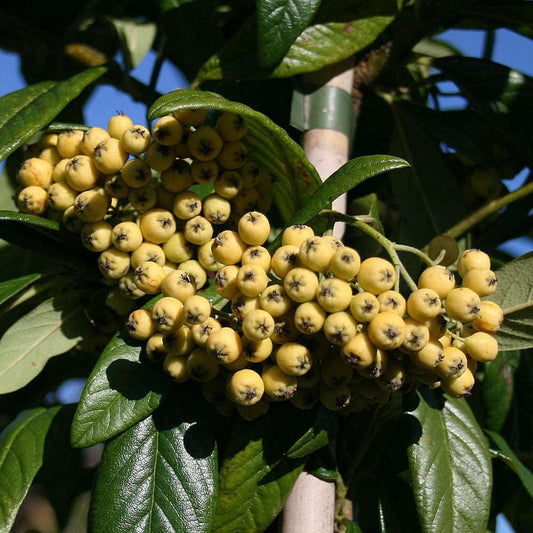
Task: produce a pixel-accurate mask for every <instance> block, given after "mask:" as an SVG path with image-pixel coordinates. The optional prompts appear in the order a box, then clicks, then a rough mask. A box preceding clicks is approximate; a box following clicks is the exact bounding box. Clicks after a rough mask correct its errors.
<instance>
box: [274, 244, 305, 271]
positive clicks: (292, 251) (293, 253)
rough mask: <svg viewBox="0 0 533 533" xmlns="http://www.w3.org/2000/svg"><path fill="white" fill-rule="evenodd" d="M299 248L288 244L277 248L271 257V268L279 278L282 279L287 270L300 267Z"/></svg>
mask: <svg viewBox="0 0 533 533" xmlns="http://www.w3.org/2000/svg"><path fill="white" fill-rule="evenodd" d="M299 251H300V248H299V247H298V246H293V245H291V244H288V245H286V246H281V247H280V248H278V249H277V250H276V251H275V252H274V255H273V256H272V261H271V266H272V270H273V271H274V273H275V274H276V276H278V277H279V278H281V279H283V278H284V277H285V276H286V275H287V273H288V272H289V270H292V269H293V268H295V267H297V266H300V260H299V257H298V254H299Z"/></svg>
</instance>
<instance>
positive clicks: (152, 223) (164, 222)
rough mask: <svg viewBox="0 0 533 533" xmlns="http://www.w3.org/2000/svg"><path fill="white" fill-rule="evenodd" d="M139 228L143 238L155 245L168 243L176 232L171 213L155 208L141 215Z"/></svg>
mask: <svg viewBox="0 0 533 533" xmlns="http://www.w3.org/2000/svg"><path fill="white" fill-rule="evenodd" d="M139 226H140V228H141V232H142V234H143V237H144V238H145V239H146V240H147V241H149V242H152V243H155V244H161V243H163V242H166V241H168V240H169V239H170V237H172V235H174V233H175V231H176V221H175V220H174V216H173V215H172V213H170V212H169V211H167V210H166V209H160V208H157V207H156V208H154V209H149V210H148V211H145V212H144V213H143V214H142V215H141V218H140V222H139Z"/></svg>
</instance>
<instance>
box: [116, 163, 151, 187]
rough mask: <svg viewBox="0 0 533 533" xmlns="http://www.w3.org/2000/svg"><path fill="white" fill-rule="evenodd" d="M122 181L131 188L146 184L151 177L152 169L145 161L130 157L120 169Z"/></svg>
mask: <svg viewBox="0 0 533 533" xmlns="http://www.w3.org/2000/svg"><path fill="white" fill-rule="evenodd" d="M120 176H121V178H122V181H124V183H125V184H126V185H127V186H128V187H131V188H132V189H139V188H140V187H144V186H145V185H147V184H148V183H149V182H150V180H151V179H152V171H151V170H150V167H149V166H148V165H147V164H146V162H145V161H143V160H142V159H139V158H135V159H130V160H129V161H128V162H127V163H126V164H125V165H124V166H123V167H122V170H121V171H120Z"/></svg>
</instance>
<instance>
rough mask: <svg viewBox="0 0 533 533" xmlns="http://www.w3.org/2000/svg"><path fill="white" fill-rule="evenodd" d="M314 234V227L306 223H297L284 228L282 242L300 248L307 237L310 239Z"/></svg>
mask: <svg viewBox="0 0 533 533" xmlns="http://www.w3.org/2000/svg"><path fill="white" fill-rule="evenodd" d="M314 236H315V232H314V231H313V228H311V227H309V226H306V225H305V224H295V225H293V226H289V227H287V228H285V229H284V230H283V235H282V238H281V243H282V244H283V246H287V245H291V246H296V247H297V248H298V249H299V248H300V246H301V244H302V243H303V242H304V241H305V240H306V239H310V238H312V237H314Z"/></svg>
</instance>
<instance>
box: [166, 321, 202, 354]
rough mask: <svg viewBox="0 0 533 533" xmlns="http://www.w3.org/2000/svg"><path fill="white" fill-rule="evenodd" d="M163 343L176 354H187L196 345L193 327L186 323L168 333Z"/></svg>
mask: <svg viewBox="0 0 533 533" xmlns="http://www.w3.org/2000/svg"><path fill="white" fill-rule="evenodd" d="M163 343H164V345H165V348H166V349H167V350H168V352H169V353H171V354H174V355H186V354H188V353H190V352H191V351H192V350H193V349H194V347H195V344H194V337H193V336H192V331H191V328H189V327H188V326H185V325H184V326H181V327H179V328H177V329H172V330H170V332H169V333H166V334H165V335H164V336H163Z"/></svg>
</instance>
